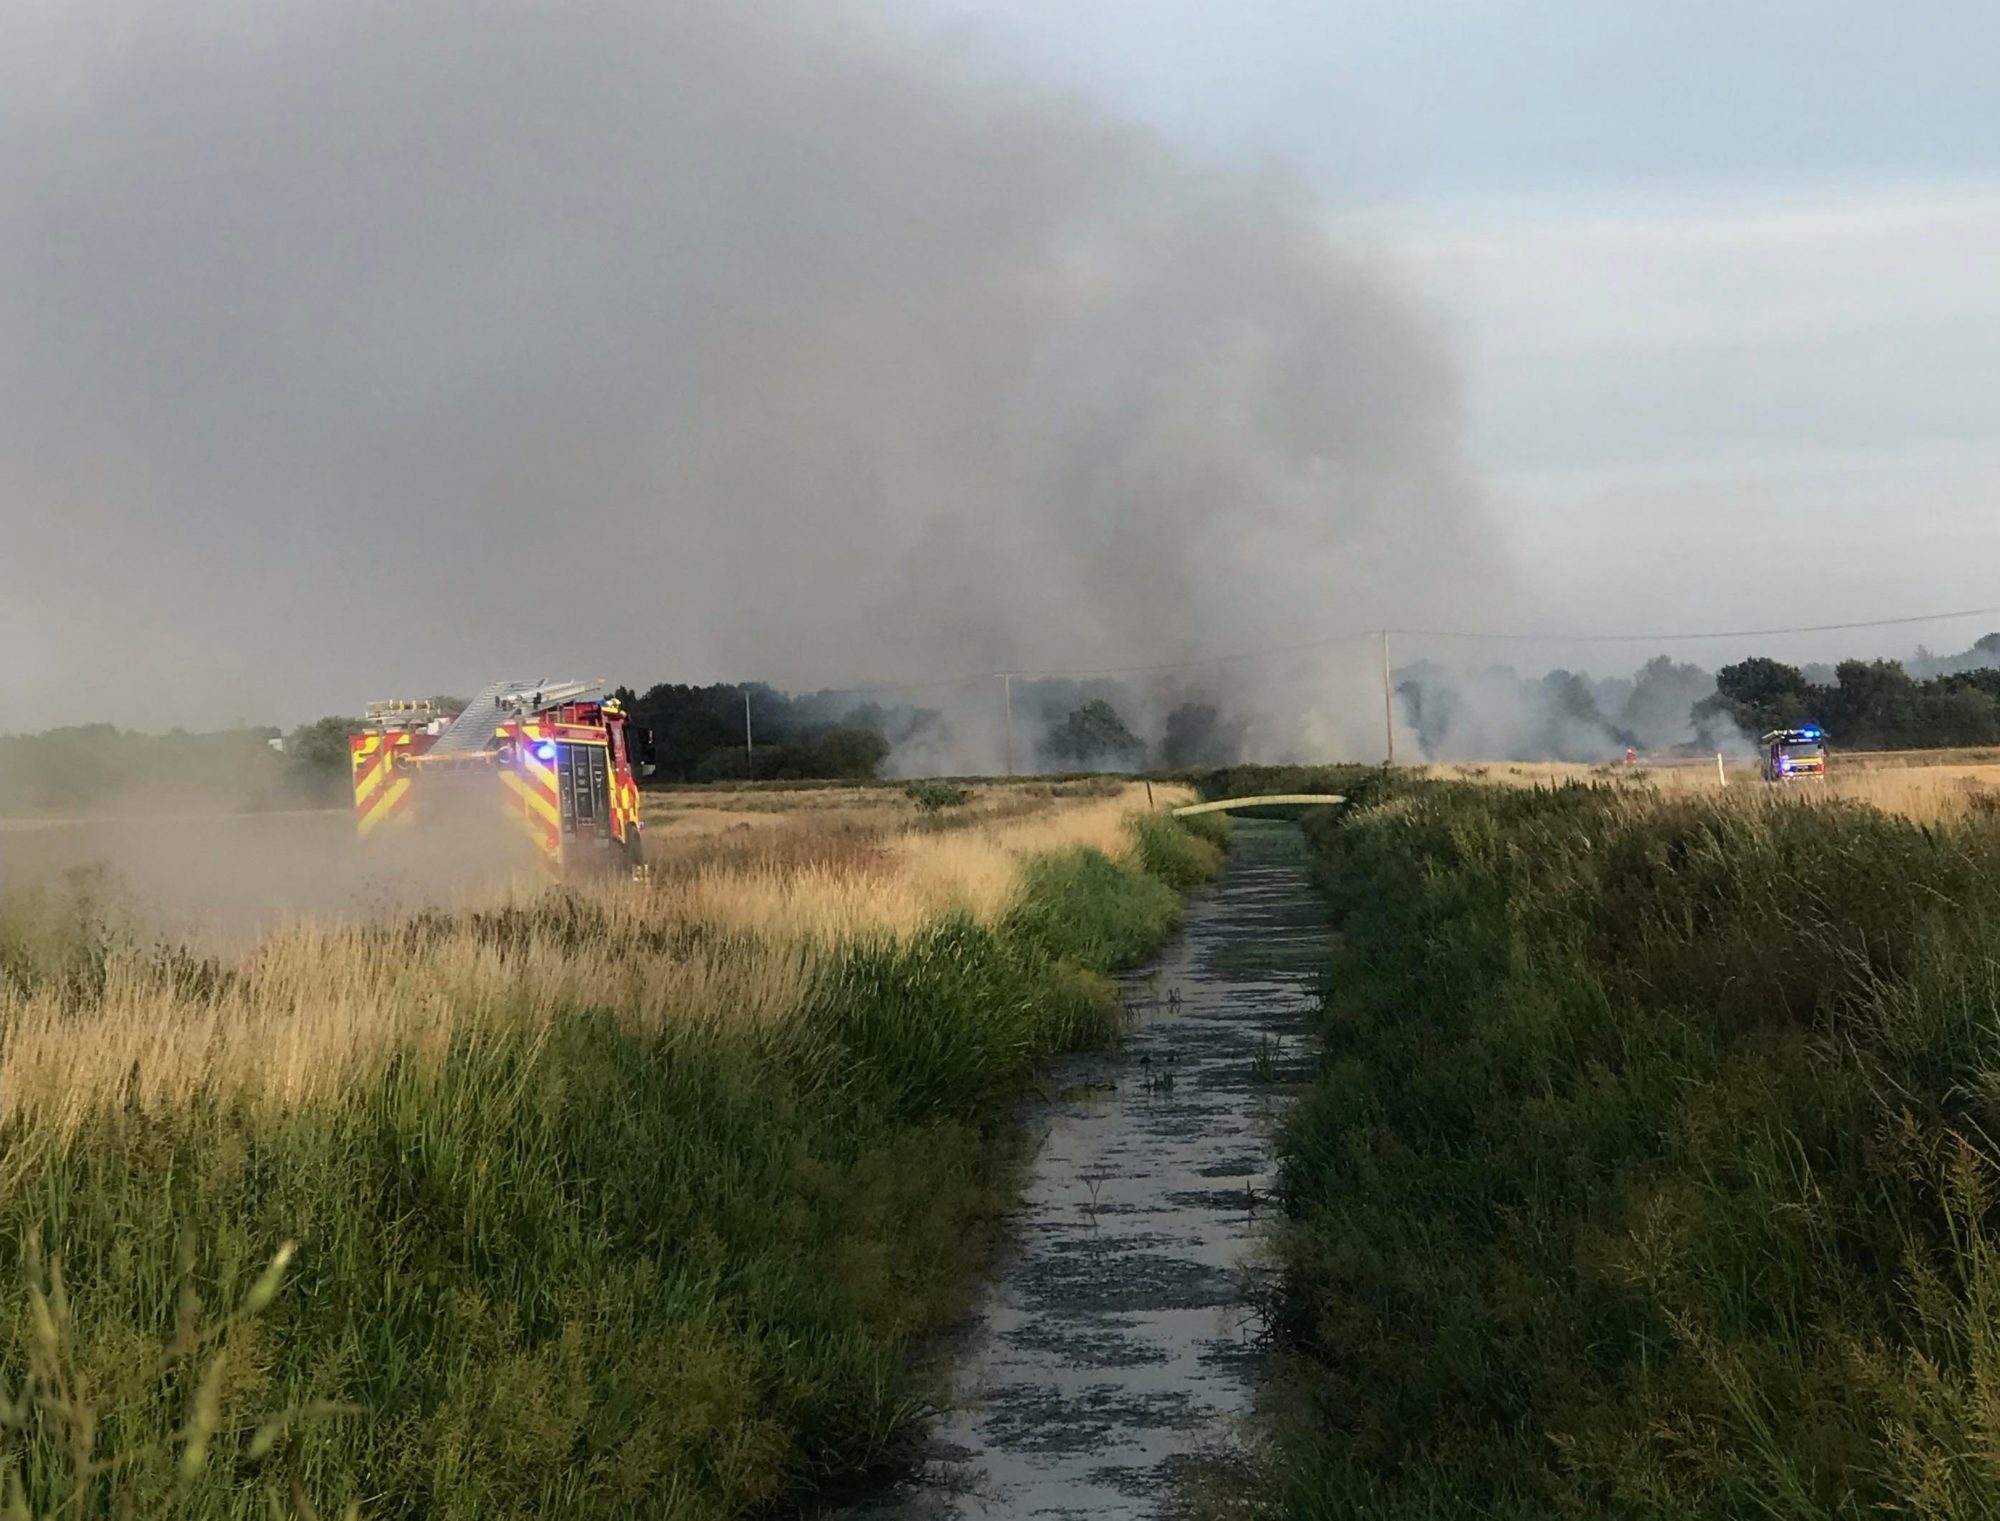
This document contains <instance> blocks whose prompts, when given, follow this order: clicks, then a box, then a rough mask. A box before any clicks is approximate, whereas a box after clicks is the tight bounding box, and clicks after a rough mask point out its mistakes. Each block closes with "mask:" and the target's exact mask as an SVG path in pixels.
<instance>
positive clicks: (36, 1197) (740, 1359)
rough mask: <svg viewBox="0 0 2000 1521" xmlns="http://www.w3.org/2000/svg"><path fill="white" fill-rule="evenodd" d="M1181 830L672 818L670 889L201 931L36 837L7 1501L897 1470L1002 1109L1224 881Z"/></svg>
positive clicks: (837, 796) (1092, 795)
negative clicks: (180, 929) (15, 1496)
mask: <svg viewBox="0 0 2000 1521" xmlns="http://www.w3.org/2000/svg"><path fill="white" fill-rule="evenodd" d="M1181 795H1182V794H1177V793H1171V792H1168V791H1165V790H1162V791H1161V792H1160V794H1159V795H1158V796H1156V797H1155V798H1153V799H1152V801H1155V802H1157V803H1160V804H1164V803H1166V802H1168V801H1170V800H1174V799H1175V798H1177V797H1178V796H1181ZM1148 800H1149V799H1148V795H1147V793H1146V791H1145V789H1144V788H1143V786H1123V785H1118V784H1105V783H1075V784H1064V785H1060V786H1048V785H1020V786H993V787H985V788H979V789H976V790H975V792H974V794H973V795H972V796H971V797H970V798H969V799H968V800H967V801H966V802H965V803H963V804H960V805H955V806H948V807H944V808H940V809H936V810H926V809H923V808H921V807H919V806H918V805H917V804H916V803H915V802H913V801H912V800H910V799H908V798H905V797H903V796H902V795H901V794H900V793H899V792H895V791H891V790H885V789H872V790H856V791H814V792H810V793H804V792H802V793H799V794H797V795H789V796H788V795H783V794H778V793H772V792H746V793H741V794H721V793H714V792H707V791H703V792H698V793H690V794H687V795H685V796H675V795H668V796H665V797H662V798H660V799H659V800H658V801H657V804H656V805H654V806H653V811H652V816H653V819H654V823H655V828H656V834H655V841H654V843H655V849H654V852H653V856H654V861H655V864H654V868H653V873H652V876H651V879H650V880H648V881H645V882H641V883H631V882H621V883H616V884H601V885H598V886H595V887H589V888H582V889H569V890H552V889H548V888H546V887H542V886H538V885H533V884H530V883H528V882H525V881H521V880H513V881H508V882H504V883H500V882H492V881H487V882H481V883H474V882H470V881H456V882H453V883H452V884H451V890H450V892H449V894H448V897H447V899H446V900H445V901H443V902H441V903H435V904H432V905H430V906H412V905H411V904H410V903H408V902H407V901H404V900H397V899H385V898H382V897H378V896H368V895H365V894H364V895H358V896H352V897H350V898H348V899H346V900H344V901H343V903H342V904H341V906H340V910H339V911H338V912H332V913H327V912H318V911H315V912H311V913H305V912H302V911H301V910H300V909H299V908H297V907H296V906H294V905H283V906H282V908H283V913H282V915H281V917H282V918H283V919H284V921H285V922H282V923H280V924H278V925H277V927H275V928H265V929H263V930H261V931H259V932H258V933H256V934H254V935H248V934H246V932H245V931H244V929H243V928H242V926H241V925H240V924H239V925H238V926H237V928H236V929H235V930H234V931H233V932H232V934H231V935H230V936H226V937H223V939H222V940H221V941H219V942H217V943H216V944H213V945H209V944H202V943H197V944H195V945H194V946H192V948H190V947H188V946H187V945H184V944H183V943H181V942H179V941H163V940H162V939H161V938H160V930H159V921H158V920H157V919H154V918H152V917H149V913H148V907H147V905H146V903H145V900H144V897H143V895H140V896H139V897H138V898H137V899H136V900H134V899H133V898H130V897H128V896H127V895H126V894H125V893H124V892H123V891H122V890H120V889H119V888H117V887H116V886H115V885H113V884H111V883H108V882H107V881H106V880H105V879H103V878H101V877H97V876H91V875H85V876H78V875H76V874H75V872H74V870H73V868H75V867H77V866H78V865H79V864H81V861H82V860H83V859H85V858H87V857H88V855H89V854H90V852H89V849H88V848H87V846H86V845H85V843H84V842H85V840H86V838H87V832H79V830H80V826H68V827H67V828H65V827H64V826H58V825H44V826H42V827H40V828H37V829H35V830H33V831H16V832H15V833H13V834H12V835H10V836H8V850H9V852H10V855H9V865H10V872H11V873H12V876H11V878H10V881H11V884H12V885H11V886H10V888H9V891H8V892H7V893H6V895H5V896H4V897H0V1073H4V1079H5V1081H4V1084H0V1167H4V1169H5V1177H6V1180H7V1186H6V1190H5V1192H4V1195H0V1242H4V1243H6V1244H5V1245H4V1246H0V1270H4V1289H0V1323H4V1324H5V1325H7V1326H10V1327H12V1328H13V1331H12V1345H11V1347H10V1348H9V1351H8V1354H7V1357H6V1362H5V1368H6V1381H7V1387H8V1390H9V1391H10V1393H9V1399H10V1401H11V1400H13V1398H14V1397H15V1395H17V1394H21V1393H22V1390H23V1381H24V1380H26V1381H27V1387H26V1392H25V1394H24V1395H23V1396H22V1403H20V1404H19V1405H15V1404H12V1403H10V1404H9V1406H8V1407H7V1408H6V1410H4V1411H0V1451H4V1452H5V1454H6V1462H7V1464H8V1465H9V1471H10V1472H11V1473H14V1474H17V1475H19V1476H20V1477H21V1478H22V1479H23V1480H24V1482H25V1485H26V1497H27V1500H28V1501H29V1502H30V1503H31V1504H32V1505H33V1507H34V1508H35V1513H36V1514H42V1513H48V1512H53V1511H54V1510H55V1509H56V1507H57V1506H58V1505H61V1506H63V1507H64V1509H63V1510H62V1514H64V1515H66V1516H67V1515H72V1514H75V1515H84V1514H99V1513H102V1514H106V1515H109V1514H115V1513H123V1512H120V1511H118V1510H117V1509H116V1507H117V1505H119V1504H126V1503H129V1504H130V1505H132V1506H134V1507H135V1508H136V1513H138V1514H156V1513H160V1512H162V1511H163V1510H165V1509H166V1508H168V1507H169V1506H174V1507H177V1509H176V1510H175V1513H176V1514H185V1515H190V1516H239V1515H240V1516H251V1515H255V1516H266V1515H269V1514H273V1513H276V1514H298V1515H306V1514H311V1513H314V1512H315V1509H317V1510H318V1511H319V1512H323V1513H337V1512H338V1510H339V1508H340V1506H342V1505H343V1504H346V1503H347V1502H350V1501H352V1502H357V1503H359V1504H360V1505H361V1506H362V1508H363V1510H364V1511H365V1513H367V1514H370V1515H428V1516H466V1517H470V1516H495V1515H509V1516H516V1515H549V1516H555V1515H561V1516H565V1517H568V1516H592V1515H600V1516H626V1515H633V1514H644V1515H649V1516H666V1517H710V1516H733V1515H741V1514H744V1513H746V1512H748V1511H750V1510H752V1509H755V1508H757V1507H759V1506H764V1505H769V1504H773V1503H776V1502H779V1501H781V1500H790V1501H795V1500H796V1499H797V1498H798V1497H800V1496H801V1495H806V1494H811V1493H828V1492H832V1491H836V1490H837V1489H838V1488H839V1487H840V1486H842V1485H846V1484H851V1483H854V1482H857V1481H860V1480H863V1479H865V1478H867V1477H868V1476H869V1475H870V1474H873V1473H876V1472H879V1471H881V1470H883V1469H884V1468H888V1467H893V1466H895V1465H896V1464H897V1463H899V1462H901V1461H903V1460H904V1459H905V1457H906V1454H907V1449H908V1443H909V1442H910V1440H911V1439H912V1435H913V1433H914V1432H915V1431H916V1430H917V1429H918V1428H919V1426H920V1424H921V1421H922V1419H923V1417H924V1414H925V1412H926V1410H927V1409H928V1405H929V1401H930V1398H931V1393H930V1388H929V1385H928V1383H927V1382H926V1380H925V1377H924V1376H923V1375H922V1374H921V1373H920V1372H919V1371H917V1369H916V1368H915V1365H914V1359H913V1355H912V1354H913V1350H914V1349H915V1348H917V1347H919V1346H920V1345H921V1344H922V1343H923V1341H924V1339H925V1338H926V1337H928V1336H929V1335H931V1334H933V1333H934V1332H935V1331H936V1330H937V1329H938V1328H939V1327H940V1326H942V1325H943V1324H945V1323H946V1322H947V1321H948V1320H949V1319H950V1317H951V1316H952V1315H953V1313H954V1312H955V1311H956V1310H957V1309H958V1308H959V1306H960V1305H961V1304H962V1303H963V1300H964V1296H965V1295H966V1293H967V1292H968V1291H969V1285H970V1284H971V1282H972V1281H973V1279H974V1277H975V1275H976V1273H977V1270H978V1268H979V1265H980V1263H981V1261H982V1257H983V1253H984V1252H985V1251H986V1250H987V1247H988V1243H989V1242H990V1241H991V1239H992V1234H993V1230H994V1227H995V1222H996V1220H997V1218H998V1215H999V1213H1000V1211H1001V1209H1002V1207H1003V1204H1004V1200H1005V1197H1006V1187H1007V1179H1008V1176H1009V1168H1010V1165H1011V1158H1012V1157H1013V1155H1014V1150H1015V1147H1014V1139H1013V1137H1012V1135H1011V1131H1010V1128H1009V1124H1008V1116H1009V1114H1010V1111H1011V1103H1012V1099H1013V1097H1014V1096H1015V1095H1016V1094H1017V1093H1018V1092H1019V1090H1020V1088H1021V1086H1022V1084H1023V1083H1024V1082H1025V1081H1027V1080H1028V1078H1029V1077H1030V1075H1031V1074H1032V1071H1033V1068H1034V1065H1035V1063H1036V1061H1037V1060H1038V1058H1040V1057H1041V1056H1043V1055H1045V1054H1048V1053H1052V1052H1055V1051H1059V1050H1063V1049H1067V1048H1072V1047H1076V1046H1079V1045H1083V1044H1089V1043H1098V1042H1104V1041H1111V1040H1115V1039H1117V1038H1118V1035H1119V1031H1120V1020H1121V1016H1120V1013H1119V1010H1118V1008H1117V1005H1116V1001H1115V999H1114V998H1113V997H1112V996H1111V992H1110V989H1109V985H1108V984H1107V982H1106V981H1105V980H1104V977H1103V973H1104V972H1106V971H1107V970H1109V969H1112V968H1114V967H1116V966H1119V965H1122V964H1125V963H1127V962H1130V961H1132V960H1134V959H1136V958H1138V957H1139V956H1142V955H1143V954H1144V953H1145V952H1146V950H1147V949H1149V948H1150V946H1151V945H1153V944H1154V943H1155V942H1156V941H1157V940H1158V939H1159V938H1160V937H1161V936H1162V935H1163V934H1164V933H1165V932H1166V931H1167V930H1168V929H1169V928H1170V927H1171V926H1172V924H1173V923H1174V922H1175V921H1176V918H1177V916H1178V898H1177V892H1176V890H1177V889H1178V888H1182V887H1185V886H1187V885H1190V884H1191V883H1192V882H1194V881H1196V880H1198V879H1199V878H1200V877H1201V876H1203V875H1205V874H1206V873H1207V872H1209V871H1210V870H1212V869H1213V867H1214V864H1215V862H1216V859H1217V851H1216V847H1215V846H1214V844H1212V843H1210V842H1209V841H1208V840H1206V839H1203V838H1199V837H1197V836H1196V835H1194V834H1191V833H1190V832H1189V831H1187V830H1186V829H1184V828H1182V827H1181V826H1178V825H1176V824H1173V823H1172V822H1171V821H1169V820H1166V819H1164V818H1163V817H1160V816H1159V815H1157V814H1147V813H1146V812H1145V809H1146V807H1147V803H1148ZM651 802H652V800H650V799H649V803H651ZM155 822H156V823H159V822H161V821H157V820H156V821H155ZM186 823H187V821H166V825H165V826H163V827H167V826H170V827H172V828H182V827H186ZM323 823H324V821H323V820H317V819H314V818H312V816H307V822H305V823H303V824H300V823H298V822H297V821H292V822H289V823H288V822H279V821H272V820H264V821H258V823H257V824H246V825H245V826H244V827H245V829H246V830H249V829H254V828H258V827H261V828H263V829H265V830H266V831H277V833H276V834H275V835H273V834H269V833H267V835H266V836H265V838H266V840H267V841H268V840H271V839H274V838H275V839H280V840H283V841H284V842H285V845H286V846H287V848H289V846H290V845H291V844H292V843H294V837H292V836H288V835H287V834H285V831H288V830H292V829H298V830H302V831H306V832H310V831H313V830H318V829H320V828H321V827H322V825H323ZM89 827H90V828H91V829H98V828H102V827H103V826H102V825H93V826H89ZM24 840H26V841H31V842H33V846H32V848H33V850H34V851H35V852H36V853H37V854H36V855H35V857H34V861H35V865H34V869H33V872H32V880H28V879H29V878H30V876H31V873H30V870H29V868H28V867H27V866H25V865H24V864H23V862H24V860H25V859H26V858H27V851H25V850H23V851H18V852H17V851H15V849H14V847H15V845H16V844H18V843H20V842H21V841H24ZM277 853H278V854H282V853H283V852H282V851H278V852H277ZM343 885H344V884H343ZM190 902H191V900H190V899H189V898H188V897H187V896H186V895H185V894H184V895H183V899H182V901H181V902H180V903H179V904H178V905H176V907H177V910H178V912H180V913H181V914H183V915H186V914H187V913H188V912H189V909H190ZM229 906H230V907H231V908H234V907H236V905H235V904H233V903H232V904H230V905H229ZM268 906H269V905H266V907H267V908H268ZM281 1251H283V1252H284V1253H285V1254H286V1257H285V1259H284V1260H283V1262H282V1268H283V1271H282V1274H281V1275H280V1274H275V1273H273V1272H272V1271H271V1264H272V1263H273V1261H274V1259H276V1258H278V1257H279V1254H280V1253H281ZM58 1271H59V1274H60V1276H59V1277H58V1276H57V1275H58ZM280 1277H281V1278H282V1282H280Z"/></svg>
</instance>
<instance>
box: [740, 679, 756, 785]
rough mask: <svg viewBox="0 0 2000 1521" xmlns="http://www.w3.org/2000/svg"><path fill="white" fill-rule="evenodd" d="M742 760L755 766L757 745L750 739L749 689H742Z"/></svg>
mask: <svg viewBox="0 0 2000 1521" xmlns="http://www.w3.org/2000/svg"><path fill="white" fill-rule="evenodd" d="M743 758H744V759H745V760H747V761H749V762H750V764H751V765H753V766H754V765H756V764H757V745H756V742H755V741H754V740H753V739H751V737H750V689H749V688H748V687H745V688H744V689H743Z"/></svg>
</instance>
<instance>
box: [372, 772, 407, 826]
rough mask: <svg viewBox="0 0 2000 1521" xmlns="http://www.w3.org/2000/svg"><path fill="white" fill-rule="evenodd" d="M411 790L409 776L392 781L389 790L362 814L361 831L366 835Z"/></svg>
mask: <svg viewBox="0 0 2000 1521" xmlns="http://www.w3.org/2000/svg"><path fill="white" fill-rule="evenodd" d="M409 790H410V779H409V778H408V777H407V776H399V777H397V778H396V779H395V781H393V782H391V783H390V784H389V790H388V791H387V792H385V793H383V794H382V797H381V799H380V801H378V802H377V803H376V804H375V806H374V807H372V808H370V809H369V810H368V811H367V812H366V813H364V814H363V815H362V816H361V825H360V828H361V833H362V834H363V835H364V836H365V835H367V834H368V833H369V831H370V830H372V829H374V827H375V826H376V825H377V824H379V823H381V822H382V820H384V819H385V818H387V817H388V816H389V814H390V812H391V810H393V809H394V808H395V806H396V804H397V802H398V801H400V800H401V798H402V796H403V794H404V793H406V792H408V791H409Z"/></svg>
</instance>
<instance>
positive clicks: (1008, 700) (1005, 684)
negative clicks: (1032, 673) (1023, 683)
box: [1000, 671, 1014, 776]
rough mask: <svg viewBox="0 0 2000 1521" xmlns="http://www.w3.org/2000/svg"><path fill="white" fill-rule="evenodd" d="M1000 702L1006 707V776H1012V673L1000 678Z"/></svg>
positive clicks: (1006, 673)
mask: <svg viewBox="0 0 2000 1521" xmlns="http://www.w3.org/2000/svg"><path fill="white" fill-rule="evenodd" d="M1000 700H1001V701H1002V702H1004V703H1005V704H1006V705H1007V774H1008V775H1009V776H1012V775H1013V774H1014V673H1013V672H1012V671H1007V672H1004V673H1003V674H1002V675H1001V677H1000Z"/></svg>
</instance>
